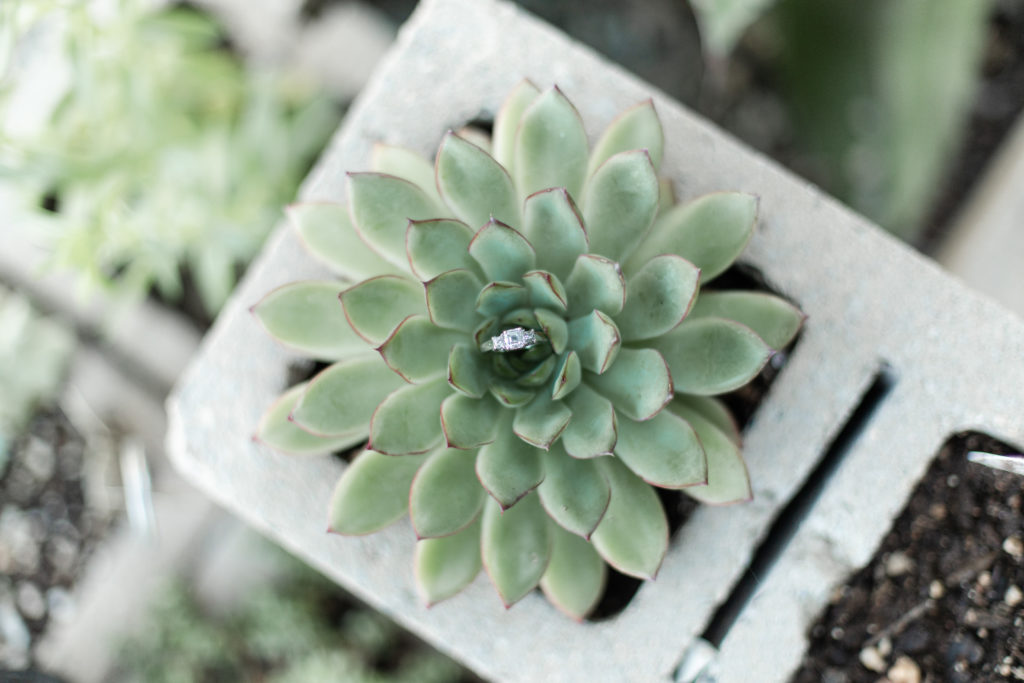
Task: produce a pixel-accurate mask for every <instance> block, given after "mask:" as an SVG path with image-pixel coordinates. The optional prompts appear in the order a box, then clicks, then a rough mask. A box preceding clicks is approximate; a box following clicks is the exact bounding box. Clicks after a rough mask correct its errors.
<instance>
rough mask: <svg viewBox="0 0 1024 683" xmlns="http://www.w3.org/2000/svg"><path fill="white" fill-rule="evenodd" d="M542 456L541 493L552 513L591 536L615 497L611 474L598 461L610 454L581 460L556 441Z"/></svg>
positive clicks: (571, 528)
mask: <svg viewBox="0 0 1024 683" xmlns="http://www.w3.org/2000/svg"><path fill="white" fill-rule="evenodd" d="M541 457H542V459H543V463H544V481H542V482H541V484H540V486H538V487H537V493H538V494H539V495H540V502H541V504H542V505H543V506H544V509H545V510H546V511H547V513H548V516H549V517H551V519H553V520H555V521H556V522H557V523H558V524H559V526H561V527H562V528H564V529H566V530H567V531H571V532H572V533H574V534H577V535H579V536H582V537H583V538H588V539H589V538H590V535H591V534H592V533H594V529H596V528H597V525H598V524H600V522H601V518H602V517H604V513H605V511H606V510H607V509H608V501H609V500H610V498H611V488H610V487H609V485H608V478H607V476H606V475H605V474H604V471H603V470H602V469H601V467H600V465H599V464H598V463H599V461H600V460H602V459H605V458H607V457H608V456H602V457H601V458H594V459H592V460H579V459H577V458H572V457H570V456H569V455H568V454H567V453H566V452H565V449H563V448H561V446H560V444H558V443H555V444H552V446H551V449H550V450H548V451H547V452H545V453H543V454H542V456H541Z"/></svg>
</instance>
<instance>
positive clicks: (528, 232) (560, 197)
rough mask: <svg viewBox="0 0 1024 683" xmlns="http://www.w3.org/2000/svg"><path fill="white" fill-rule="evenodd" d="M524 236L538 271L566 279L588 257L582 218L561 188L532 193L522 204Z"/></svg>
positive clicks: (570, 198)
mask: <svg viewBox="0 0 1024 683" xmlns="http://www.w3.org/2000/svg"><path fill="white" fill-rule="evenodd" d="M523 226H524V227H523V235H524V236H525V237H526V239H528V240H529V241H530V244H532V245H533V248H534V249H535V250H536V252H537V267H538V268H541V269H542V270H546V271H548V272H550V273H554V274H555V275H557V276H558V277H560V278H564V277H567V276H568V275H569V272H570V271H571V270H572V267H573V266H574V265H575V264H576V259H577V258H579V257H580V256H581V255H582V254H585V253H587V245H588V243H587V231H586V230H585V229H584V227H583V218H582V217H581V215H580V212H579V209H577V208H576V204H575V203H574V202H573V200H572V197H570V196H569V193H568V192H566V191H565V188H564V187H553V188H549V189H547V190H541V191H540V192H535V193H534V194H531V195H530V196H529V197H527V198H526V201H525V202H524V203H523Z"/></svg>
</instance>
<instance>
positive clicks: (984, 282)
mask: <svg viewBox="0 0 1024 683" xmlns="http://www.w3.org/2000/svg"><path fill="white" fill-rule="evenodd" d="M1022 188H1024V117H1021V119H1020V120H1019V121H1017V123H1016V125H1015V126H1014V129H1013V132H1012V133H1011V134H1010V135H1009V136H1008V140H1007V141H1006V142H1005V143H1003V147H1002V149H1001V150H1000V152H999V154H998V156H997V157H996V159H995V161H994V162H993V163H992V165H991V167H990V168H989V169H988V170H987V171H986V173H985V176H984V177H983V178H982V180H981V182H980V183H978V187H977V189H976V190H974V192H973V193H972V194H971V196H970V198H969V199H968V201H967V205H966V207H965V208H964V210H963V211H962V212H961V213H960V215H959V216H957V218H956V220H955V221H954V223H953V228H952V229H951V231H950V237H949V239H948V240H947V241H946V243H945V244H943V246H942V249H941V250H940V251H939V254H938V257H937V258H938V260H939V262H940V263H942V264H943V265H944V266H945V267H946V268H948V269H949V270H951V271H952V272H954V273H956V274H957V275H959V276H960V277H961V278H963V279H964V281H966V282H967V284H969V285H970V286H972V287H975V288H977V289H978V291H981V292H984V293H985V294H988V295H989V296H991V297H992V298H993V299H995V300H996V301H1000V302H1002V303H1003V304H1005V305H1006V306H1008V307H1009V308H1010V309H1012V310H1013V311H1015V312H1016V313H1017V314H1019V315H1022V316H1024V230H1021V216H1024V191H1022Z"/></svg>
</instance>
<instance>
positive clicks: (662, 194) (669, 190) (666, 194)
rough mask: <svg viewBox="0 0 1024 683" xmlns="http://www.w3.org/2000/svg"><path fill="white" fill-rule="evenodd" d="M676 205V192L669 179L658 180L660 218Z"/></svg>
mask: <svg viewBox="0 0 1024 683" xmlns="http://www.w3.org/2000/svg"><path fill="white" fill-rule="evenodd" d="M675 205H676V190H675V188H674V187H673V186H672V181H671V180H670V179H669V178H658V216H659V217H660V216H661V215H662V214H664V213H665V212H666V211H668V210H669V209H671V208H672V207H673V206H675Z"/></svg>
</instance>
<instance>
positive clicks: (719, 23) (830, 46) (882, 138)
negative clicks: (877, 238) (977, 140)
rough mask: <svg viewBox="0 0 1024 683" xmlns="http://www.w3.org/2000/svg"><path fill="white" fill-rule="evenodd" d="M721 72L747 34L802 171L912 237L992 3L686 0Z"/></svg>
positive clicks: (956, 128) (975, 63)
mask: <svg viewBox="0 0 1024 683" xmlns="http://www.w3.org/2000/svg"><path fill="white" fill-rule="evenodd" d="M691 5H692V6H693V9H694V11H695V13H696V16H697V19H698V24H699V26H700V29H701V37H702V41H703V43H704V47H705V50H706V51H707V53H708V56H709V59H710V60H711V63H712V65H717V66H718V67H719V69H718V70H719V71H721V70H722V69H721V67H722V62H725V61H727V60H728V57H729V55H730V53H731V52H732V51H733V50H734V49H735V48H736V46H737V45H738V44H739V42H740V41H741V39H742V38H743V37H744V36H745V35H750V36H751V38H752V40H751V44H752V45H753V47H752V49H753V50H754V51H755V52H760V53H761V54H760V56H761V57H762V58H763V59H764V62H765V63H766V64H767V65H768V66H769V68H771V69H772V71H773V73H774V76H775V77H776V78H777V80H778V85H779V89H780V91H781V92H782V93H783V95H784V99H785V103H786V106H787V108H788V109H789V110H790V113H791V115H792V117H793V119H794V129H793V132H794V137H795V141H796V143H797V146H798V147H799V148H800V150H801V152H802V153H803V154H804V155H805V158H804V159H803V160H802V161H803V164H802V165H803V169H802V170H803V171H804V172H808V171H810V172H811V174H812V175H813V176H814V180H816V181H817V182H820V183H821V184H822V185H824V187H825V188H826V189H827V190H828V191H829V192H831V193H833V194H835V195H836V196H838V197H839V198H840V199H843V200H844V201H846V202H847V203H849V204H850V205H851V206H852V207H853V208H854V209H856V210H858V211H860V212H862V213H864V214H865V215H867V216H868V217H869V218H871V219H873V220H875V221H876V222H878V223H879V224H880V225H881V226H882V227H884V228H886V229H887V230H889V231H891V232H893V233H895V234H896V235H898V236H900V237H901V238H903V239H906V240H914V239H915V238H916V237H917V236H918V234H919V232H920V230H921V228H922V223H923V219H924V218H925V212H926V211H927V209H928V207H929V206H930V205H931V203H932V202H933V201H934V200H935V198H936V197H937V196H938V193H939V191H940V190H941V188H942V185H941V184H942V181H943V178H944V173H945V171H946V166H947V163H948V162H949V160H950V157H951V155H952V153H953V152H954V151H955V150H956V147H957V145H958V144H959V142H960V139H961V137H962V134H963V130H964V123H965V121H966V116H967V113H968V107H969V105H970V103H971V97H972V95H973V93H974V89H975V87H976V82H977V74H978V71H979V66H980V64H981V58H982V55H983V52H984V47H985V39H986V36H987V22H988V16H989V12H990V10H991V8H992V6H993V3H992V2H990V1H989V0H980V1H979V2H956V1H950V2H887V1H886V0H867V1H866V2H853V3H851V2H845V1H844V0H691Z"/></svg>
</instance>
